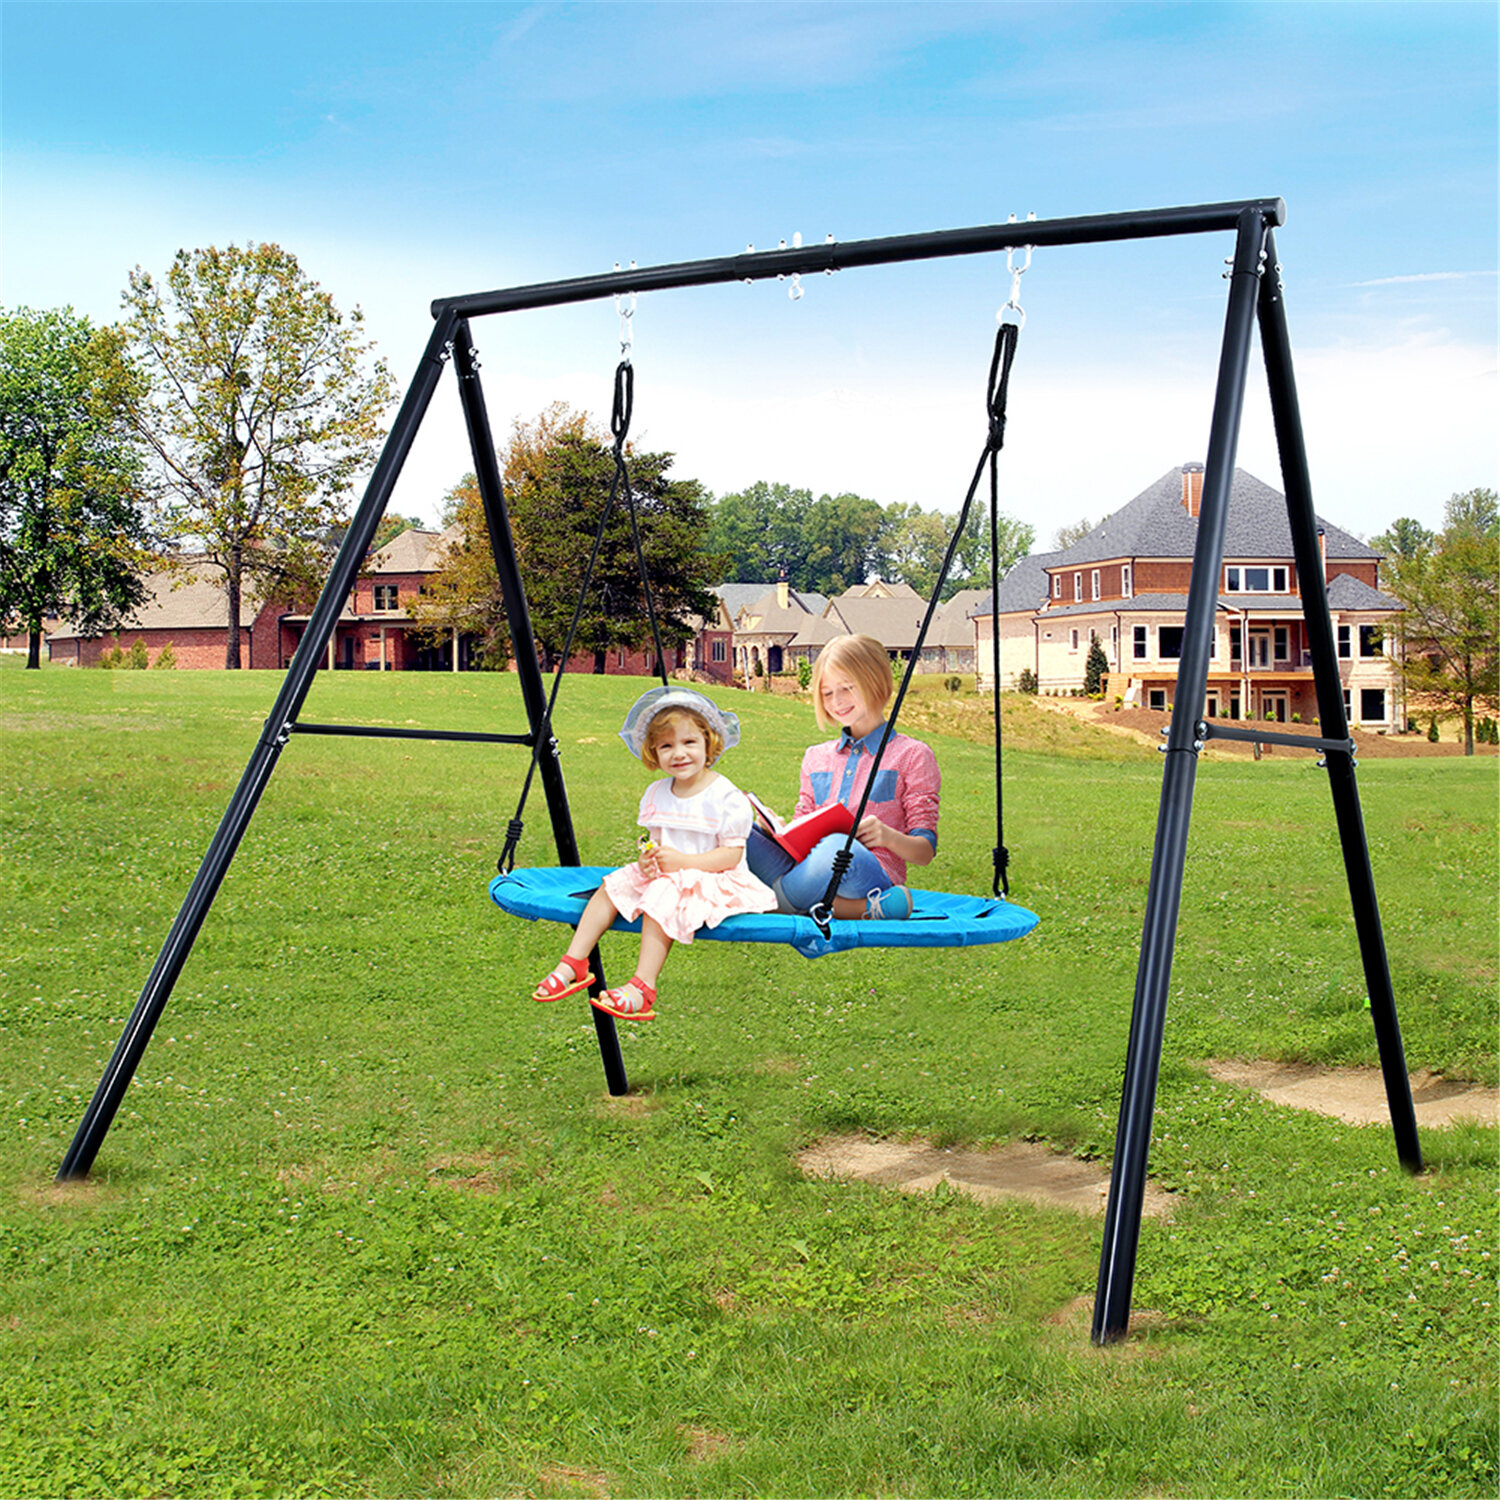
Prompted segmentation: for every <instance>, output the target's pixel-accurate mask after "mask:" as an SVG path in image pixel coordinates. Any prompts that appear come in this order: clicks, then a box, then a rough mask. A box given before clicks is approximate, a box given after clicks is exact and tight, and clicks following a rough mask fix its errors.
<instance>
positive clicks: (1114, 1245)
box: [1092, 208, 1268, 1344]
mask: <svg viewBox="0 0 1500 1500" xmlns="http://www.w3.org/2000/svg"><path fill="white" fill-rule="evenodd" d="M1267 233H1268V226H1267V223H1266V220H1265V218H1264V216H1263V215H1262V214H1261V213H1260V212H1259V211H1257V210H1256V209H1253V208H1247V209H1245V210H1243V211H1242V212H1241V214H1240V216H1239V229H1238V235H1237V238H1236V241H1235V255H1234V261H1233V263H1232V265H1233V269H1232V271H1231V274H1230V287H1229V308H1228V311H1227V313H1226V315H1225V321H1224V341H1223V345H1222V347H1221V350H1220V355H1219V377H1218V385H1217V388H1216V390H1215V394H1214V413H1213V422H1212V425H1211V427H1210V430H1209V440H1208V459H1207V462H1206V464H1205V466H1204V475H1203V505H1202V510H1201V512H1200V514H1199V517H1198V540H1197V545H1196V547H1195V548H1194V552H1193V573H1192V582H1191V583H1190V584H1189V587H1188V604H1187V617H1186V620H1185V622H1184V626H1183V639H1182V660H1181V662H1180V663H1179V665H1178V671H1177V689H1176V697H1175V698H1174V700H1173V701H1174V704H1175V709H1174V712H1173V714H1172V723H1171V727H1170V729H1169V731H1168V735H1167V744H1166V766H1165V768H1164V770H1163V773H1162V788H1161V807H1160V811H1159V813H1158V815H1157V823H1156V845H1155V849H1154V851H1153V853H1152V857H1151V880H1150V884H1149V886H1148V888H1147V893H1146V917H1145V925H1144V928H1143V930H1142V934H1141V957H1140V964H1139V967H1138V969H1137V971H1136V982H1135V1003H1134V1007H1133V1009H1132V1011H1131V1019H1130V1042H1129V1048H1128V1051H1127V1054H1126V1060H1125V1081H1124V1085H1123V1088H1122V1091H1121V1097H1120V1118H1119V1125H1118V1128H1117V1131H1116V1135H1115V1156H1114V1170H1113V1172H1112V1174H1111V1177H1110V1184H1109V1200H1108V1203H1107V1205H1106V1207H1105V1214H1104V1247H1103V1250H1102V1251H1101V1253H1100V1257H1099V1284H1098V1290H1097V1293H1096V1297H1095V1302H1094V1324H1093V1335H1092V1336H1093V1340H1094V1342H1095V1343H1096V1344H1103V1343H1108V1342H1110V1341H1112V1340H1114V1339H1118V1338H1122V1337H1123V1336H1124V1334H1125V1331H1126V1329H1127V1327H1128V1325H1129V1323H1130V1294H1131V1290H1132V1288H1133V1286H1134V1283H1135V1260H1136V1250H1137V1248H1138V1246H1139V1243H1140V1235H1141V1206H1142V1204H1143V1202H1144V1200H1145V1194H1146V1157H1147V1153H1148V1150H1149V1148H1150V1144H1151V1117H1152V1114H1153V1113H1154V1111H1155V1108H1156V1082H1157V1075H1158V1073H1159V1072H1160V1069H1161V1043H1162V1033H1163V1030H1164V1028H1165V1025H1166V1017H1167V987H1168V984H1169V982H1170V980H1171V977H1172V949H1173V944H1174V943H1175V941H1176V936H1177V913H1178V908H1179V906H1180V905H1181V901H1182V874H1183V869H1184V866H1185V864H1186V859H1187V836H1188V825H1189V823H1190V822H1191V819H1192V811H1193V787H1194V784H1195V782H1196V780H1197V774H1198V754H1199V751H1200V750H1201V749H1202V742H1201V741H1200V740H1199V739H1198V738H1197V733H1196V726H1197V711H1196V705H1198V704H1200V703H1202V702H1203V697H1204V693H1205V691H1206V689H1207V686H1208V662H1209V650H1210V646H1211V643H1212V639H1213V629H1214V612H1215V609H1216V607H1217V603H1218V580H1219V568H1220V565H1221V563H1222V561H1223V557H1224V527H1225V521H1226V518H1227V515H1228V509H1229V489H1230V484H1231V481H1232V480H1233V477H1234V458H1235V448H1236V444H1237V442H1238V439H1239V429H1240V413H1241V410H1242V409H1243V406H1244V399H1245V372H1246V366H1247V364H1248V362H1249V353H1250V338H1251V331H1252V328H1253V325H1254V321H1255V304H1256V298H1257V295H1258V293H1259V287H1260V273H1261V250H1262V247H1263V246H1264V244H1265V242H1266V236H1267Z"/></svg>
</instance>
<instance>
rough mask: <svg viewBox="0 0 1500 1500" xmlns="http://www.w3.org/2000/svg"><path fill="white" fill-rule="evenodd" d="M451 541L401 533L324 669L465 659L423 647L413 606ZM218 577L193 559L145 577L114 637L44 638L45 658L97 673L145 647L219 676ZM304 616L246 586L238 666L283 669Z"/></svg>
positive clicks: (377, 565) (348, 616)
mask: <svg viewBox="0 0 1500 1500" xmlns="http://www.w3.org/2000/svg"><path fill="white" fill-rule="evenodd" d="M447 540H448V538H447V536H446V534H445V533H442V532H437V531H419V530H410V531H403V532H402V533H401V534H400V535H399V536H397V537H395V538H393V539H392V540H391V541H389V542H387V543H386V544H385V546H383V547H381V548H380V549H379V550H378V551H376V552H375V553H374V554H373V556H372V557H371V559H370V566H369V569H368V570H367V571H366V573H365V574H363V575H362V576H361V577H360V578H359V579H358V581H357V582H356V583H355V586H354V591H353V593H352V594H351V595H350V597H349V599H348V601H347V602H346V603H345V605H344V609H343V611H342V613H341V614H340V615H339V618H338V621H337V623H336V624H335V626H334V633H333V638H332V639H331V640H330V641H329V643H328V662H327V665H328V666H329V667H333V668H341V669H346V670H363V669H368V670H371V671H376V670H395V671H400V670H404V669H409V668H448V667H451V666H453V664H454V659H455V652H456V653H457V659H458V661H459V664H460V665H464V664H465V663H466V659H467V654H468V652H467V646H468V643H467V641H464V640H459V641H457V642H455V641H453V640H449V641H445V642H444V643H443V644H441V645H438V646H434V645H431V644H430V643H428V642H426V641H425V640H423V639H420V638H419V637H418V635H417V633H416V630H415V622H414V621H413V620H412V618H411V615H410V614H409V613H408V605H409V604H410V602H411V600H412V598H413V596H414V595H415V594H416V593H417V591H418V589H420V588H421V586H422V582H423V580H424V579H425V578H426V577H427V575H428V574H430V573H431V572H432V571H433V569H434V568H435V566H436V561H435V559H436V557H437V555H438V553H439V552H440V551H441V549H442V548H443V547H444V546H445V545H446V544H447ZM219 578H220V575H219V574H217V573H216V572H214V571H213V570H210V569H203V570H202V571H196V570H195V568H194V565H193V559H192V558H184V559H182V560H181V563H180V565H179V566H178V567H176V568H170V569H163V570H162V571H159V572H155V573H150V574H147V576H146V578H145V580H144V581H145V584H146V598H145V600H144V601H143V602H142V603H141V605H140V606H139V608H138V609H136V611H135V613H134V614H133V615H132V617H131V618H130V620H129V621H127V622H126V623H125V624H123V625H121V626H120V628H119V629H118V630H116V631H111V632H110V633H109V635H108V636H104V637H99V636H93V637H88V636H81V635H80V634H79V633H78V632H77V630H75V629H73V628H72V627H64V628H62V629H60V630H56V631H54V632H53V633H52V635H51V636H50V637H49V638H48V641H47V652H48V659H49V660H50V661H54V662H61V663H67V664H72V665H77V666H95V665H97V664H98V662H99V659H100V657H101V656H102V655H103V654H104V653H105V652H106V651H110V650H113V649H114V647H115V645H116V643H117V642H118V644H119V645H120V646H121V647H122V648H123V649H124V650H126V651H129V650H130V649H131V647H132V646H133V645H134V644H135V642H136V641H137V640H140V641H142V642H144V644H145V647H146V651H147V655H148V657H149V659H150V661H151V662H152V663H153V664H154V663H155V662H156V660H157V658H158V657H159V656H160V655H161V653H162V652H163V651H164V650H166V648H167V647H168V646H170V647H171V648H172V660H173V661H175V663H176V665H177V666H179V667H189V668H190V667H222V666H223V665H224V650H225V645H226V639H225V637H226V635H227V632H228V628H229V623H228V604H227V601H226V597H225V594H224V590H223V587H222V586H221V583H220V582H219V581H218V580H219ZM307 622H308V616H307V615H306V614H304V613H298V612H297V611H295V610H293V609H292V608H291V607H290V606H289V605H288V604H287V603H286V601H284V600H278V599H275V598H268V597H266V596H265V595H264V594H263V593H262V592H261V591H260V590H258V589H257V588H256V587H255V583H254V581H253V580H252V579H247V580H246V583H245V586H244V588H243V590H242V592H241V597H240V618H239V629H240V660H241V661H242V662H243V663H244V665H245V666H247V667H252V668H265V669H272V670H280V669H282V668H285V667H286V666H287V665H288V664H289V663H290V661H291V659H292V654H293V653H294V652H295V651H296V649H297V644H298V642H299V641H300V640H301V639H302V632H303V631H304V630H305V629H306V628H307Z"/></svg>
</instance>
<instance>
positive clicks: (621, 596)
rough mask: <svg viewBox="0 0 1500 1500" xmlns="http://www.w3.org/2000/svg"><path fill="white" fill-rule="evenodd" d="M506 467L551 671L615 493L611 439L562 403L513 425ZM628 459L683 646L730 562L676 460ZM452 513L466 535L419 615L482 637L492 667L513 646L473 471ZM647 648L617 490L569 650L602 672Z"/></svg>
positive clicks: (657, 593)
mask: <svg viewBox="0 0 1500 1500" xmlns="http://www.w3.org/2000/svg"><path fill="white" fill-rule="evenodd" d="M501 462H502V468H503V471H504V478H505V491H506V503H507V507H508V509H509V511H510V518H511V529H512V532H513V533H514V536H515V543H516V551H517V555H518V557H519V559H520V564H521V575H522V581H523V584H524V586H525V589H526V602H527V605H528V607H529V609H530V611H531V626H532V633H533V635H534V636H535V639H536V644H537V648H538V650H539V652H540V653H541V656H542V662H543V665H544V667H546V668H548V669H550V668H551V667H552V666H553V665H555V663H556V661H557V658H558V657H559V655H560V653H561V651H562V649H563V646H564V645H565V644H566V641H567V634H568V628H569V626H570V625H571V623H572V619H573V613H574V610H575V608H576V606H577V603H578V595H579V590H580V588H581V587H582V584H583V574H584V569H585V568H586V566H587V563H588V559H589V554H590V552H591V550H592V548H593V544H594V537H595V533H596V532H597V530H598V526H599V518H600V516H601V514H602V513H603V509H604V506H605V504H606V502H607V500H608V497H609V491H610V483H611V480H612V478H613V476H614V472H615V467H614V458H613V443H612V442H611V440H610V439H609V438H608V437H606V436H605V435H604V434H603V433H602V432H600V431H599V429H598V428H596V427H595V426H594V425H593V423H591V422H590V420H589V418H588V417H587V415H586V414H584V413H580V412H574V411H571V410H570V409H569V408H568V407H567V406H565V405H562V404H557V405H554V406H552V407H549V408H548V410H546V411H545V412H543V413H542V414H541V415H540V416H538V417H537V418H535V419H534V420H533V421H530V422H517V423H516V425H515V428H514V429H513V431H512V433H511V437H510V442H509V443H508V444H507V446H506V449H505V451H504V453H503V454H502V455H501ZM627 464H628V468H629V474H630V485H631V491H632V493H633V494H634V496H635V505H636V512H637V516H638V518H639V523H640V532H641V550H642V553H643V554H644V557H645V561H646V572H647V576H648V578H649V580H650V585H651V597H652V602H653V604H654V606H655V609H656V618H657V623H658V625H659V626H660V628H661V634H662V643H663V646H664V647H670V646H675V645H680V644H681V643H682V642H684V641H686V640H688V639H689V638H690V637H691V635H692V633H693V617H694V616H701V615H707V614H710V613H711V612H712V610H713V608H714V603H715V601H714V598H713V596H712V594H710V593H709V592H708V590H709V589H710V587H711V586H712V585H713V584H716V583H718V582H720V581H721V580H722V577H723V572H724V567H725V563H726V559H725V558H724V557H723V556H721V555H716V554H714V553H712V552H710V551H708V550H707V548H706V546H705V539H706V535H707V531H708V507H707V496H706V494H705V492H704V490H703V488H702V486H701V485H700V484H698V482H697V481H696V480H691V479H689V480H681V479H672V478H669V477H668V474H669V470H670V469H671V467H672V455H671V454H670V453H644V452H641V451H639V450H627ZM445 515H447V516H448V517H450V518H451V519H452V520H456V521H457V522H458V523H459V540H458V543H457V544H456V545H455V546H454V547H452V548H451V549H450V552H449V554H448V558H447V560H446V562H445V564H444V566H443V567H442V568H441V569H440V570H439V572H438V574H437V576H436V577H435V578H434V579H433V580H432V581H431V582H430V583H429V585H428V588H427V596H426V597H425V598H424V599H422V600H420V601H419V602H418V604H417V606H416V613H417V615H418V617H419V618H421V619H423V620H425V621H426V622H427V623H428V624H430V625H432V626H434V627H437V628H447V629H451V628H453V627H455V626H456V627H457V628H459V629H462V630H465V631H469V632H473V633H478V634H480V635H482V636H483V638H484V647H483V650H484V654H485V655H486V656H487V657H489V658H490V659H492V660H493V659H495V658H496V657H497V656H499V655H500V654H502V653H504V652H505V651H507V650H508V649H510V643H509V639H508V632H507V631H506V629H505V622H504V603H503V600H502V599H501V596H500V588H499V581H498V579H497V578H496V577H495V570H494V563H493V557H492V554H491V551H490V543H489V530H488V527H487V526H486V524H485V518H484V511H483V506H482V505H481V503H480V499H479V492H478V487H477V485H476V484H475V482H474V480H473V478H472V476H470V477H469V478H467V479H465V480H464V481H463V483H461V484H460V485H459V486H458V487H457V488H456V489H455V490H454V491H453V492H452V493H451V494H450V496H449V498H448V501H447V504H446V507H445ZM651 646H652V638H651V626H650V620H649V617H648V614H647V610H646V599H645V592H644V590H643V588H642V585H641V580H640V570H639V567H638V565H637V561H636V555H635V547H634V543H633V542H632V540H631V535H630V520H629V512H628V510H627V509H626V506H625V497H624V493H623V491H621V492H619V493H618V494H617V500H616V506H615V510H614V512H613V514H612V516H611V518H610V521H609V524H608V525H607V526H606V528H605V534H604V542H603V545H602V546H601V548H600V553H599V558H598V561H597V562H596V563H595V566H594V576H593V580H592V583H591V585H590V588H589V592H588V596H587V598H586V600H585V605H584V612H583V615H582V618H581V620H580V622H579V628H578V634H577V636H576V637H575V638H574V643H573V649H574V651H575V652H591V653H593V655H594V658H595V666H596V670H601V671H602V670H603V666H604V656H605V653H606V652H608V651H610V650H613V649H616V648H624V649H642V648H644V649H648V650H649V649H650V648H651Z"/></svg>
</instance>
